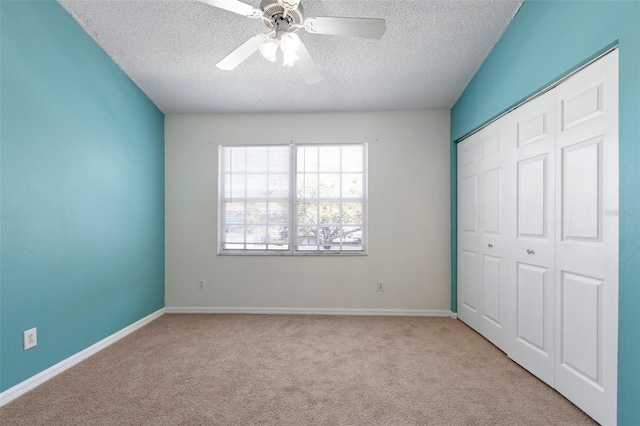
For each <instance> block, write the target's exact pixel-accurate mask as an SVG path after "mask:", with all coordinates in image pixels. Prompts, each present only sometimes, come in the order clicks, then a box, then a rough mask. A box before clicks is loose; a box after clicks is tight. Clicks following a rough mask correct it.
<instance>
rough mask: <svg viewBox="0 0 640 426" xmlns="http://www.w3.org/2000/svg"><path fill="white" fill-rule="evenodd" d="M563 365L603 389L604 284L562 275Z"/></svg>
mask: <svg viewBox="0 0 640 426" xmlns="http://www.w3.org/2000/svg"><path fill="white" fill-rule="evenodd" d="M560 276H561V279H560V286H561V287H560V313H561V316H560V318H559V320H560V335H561V336H560V348H559V349H560V364H561V365H562V366H563V367H565V368H567V369H570V370H572V372H573V374H576V375H579V376H582V378H583V379H584V380H586V381H588V382H591V383H592V384H593V385H596V386H597V387H599V388H601V387H602V383H601V382H602V371H601V370H602V363H601V362H599V360H600V359H601V358H602V353H603V341H602V320H603V312H602V289H603V286H602V284H603V281H602V280H601V279H599V278H595V277H586V276H583V275H577V274H574V273H570V272H567V271H561V273H560Z"/></svg>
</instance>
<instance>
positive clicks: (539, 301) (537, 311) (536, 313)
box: [515, 263, 553, 357]
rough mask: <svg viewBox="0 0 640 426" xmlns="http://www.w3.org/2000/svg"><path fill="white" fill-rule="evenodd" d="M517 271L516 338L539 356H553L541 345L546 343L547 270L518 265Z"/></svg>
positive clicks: (546, 346) (546, 347)
mask: <svg viewBox="0 0 640 426" xmlns="http://www.w3.org/2000/svg"><path fill="white" fill-rule="evenodd" d="M517 270H518V281H517V284H516V286H517V287H516V288H517V290H516V293H517V305H516V317H515V321H516V329H517V335H516V337H517V339H518V340H519V341H521V342H523V343H525V344H527V345H529V346H531V347H532V348H533V349H534V350H537V351H538V352H540V353H541V354H542V355H543V356H545V357H550V356H553V354H550V353H549V348H548V345H547V344H545V340H548V339H545V337H546V336H545V334H547V332H546V330H545V329H546V325H547V321H546V318H545V311H546V310H547V308H546V305H547V303H548V302H547V299H548V294H549V270H548V269H547V268H542V267H539V266H536V265H528V264H525V263H518V265H517Z"/></svg>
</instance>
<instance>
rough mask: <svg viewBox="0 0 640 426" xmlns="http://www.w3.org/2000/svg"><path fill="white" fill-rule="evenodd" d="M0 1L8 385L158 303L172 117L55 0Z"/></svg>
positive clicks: (2, 357) (0, 337)
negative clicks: (31, 335)
mask: <svg viewBox="0 0 640 426" xmlns="http://www.w3.org/2000/svg"><path fill="white" fill-rule="evenodd" d="M0 8H1V9H0V16H1V18H0V19H1V55H2V57H1V65H0V67H1V68H0V69H1V71H0V72H1V74H0V75H1V85H0V95H1V99H0V101H1V104H2V109H1V111H0V114H1V115H0V120H1V122H0V123H1V129H0V137H1V139H0V143H1V147H0V152H1V156H0V158H1V160H0V161H1V164H0V165H1V192H0V193H1V197H2V198H1V201H0V202H1V216H0V219H1V221H0V224H1V230H2V234H1V243H0V248H1V255H0V256H1V257H0V261H1V264H2V269H1V272H0V274H1V275H0V280H1V281H0V319H1V321H0V323H1V324H0V391H5V390H7V389H8V388H11V387H12V386H14V385H16V384H18V383H20V382H22V381H24V380H26V379H28V378H30V377H32V376H33V375H35V374H37V373H39V372H41V371H43V370H45V369H46V368H48V367H51V366H52V365H54V364H56V363H58V362H60V361H62V360H64V359H66V358H68V357H69V356H71V355H73V354H75V353H77V352H79V351H81V350H83V349H85V348H87V347H88V346H90V345H92V344H94V343H96V342H98V341H100V340H101V339H103V338H105V337H107V336H109V335H111V334H113V333H115V332H117V331H119V330H121V329H123V328H124V327H126V326H128V325H130V324H132V323H134V322H135V321H137V320H139V319H141V318H143V317H145V316H147V315H149V314H151V313H153V312H155V311H157V310H158V309H160V308H162V307H163V306H164V115H163V114H162V113H161V112H160V111H159V110H158V109H157V108H156V107H155V106H154V104H153V103H152V102H151V101H150V100H149V99H148V98H147V97H146V96H145V95H144V93H143V92H141V91H140V89H139V88H138V87H137V86H136V85H135V84H134V83H133V82H132V81H131V80H130V79H129V78H128V77H127V76H126V74H124V73H123V72H122V71H121V70H120V69H119V68H118V66H117V65H116V64H115V63H114V62H113V61H112V60H111V59H110V58H109V56H108V55H107V54H106V53H105V52H104V51H103V50H102V49H101V48H100V47H99V46H98V45H97V44H96V43H95V42H94V41H93V40H92V39H91V38H90V37H89V36H88V35H87V34H86V33H85V32H84V30H83V29H82V28H81V27H80V26H79V25H78V24H77V23H76V22H75V21H74V20H73V18H72V17H71V16H70V15H69V14H68V13H67V12H66V11H65V10H64V9H63V8H62V7H61V6H60V5H59V4H58V3H56V2H54V1H0ZM32 327H37V328H38V345H37V346H36V347H35V348H33V349H30V350H28V351H23V350H22V332H23V331H24V330H27V329H30V328H32Z"/></svg>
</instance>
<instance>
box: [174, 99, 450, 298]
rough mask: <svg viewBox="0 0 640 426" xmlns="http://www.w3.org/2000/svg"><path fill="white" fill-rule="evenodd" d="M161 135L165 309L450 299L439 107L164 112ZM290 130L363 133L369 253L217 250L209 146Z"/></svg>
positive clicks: (335, 138) (304, 138)
mask: <svg viewBox="0 0 640 426" xmlns="http://www.w3.org/2000/svg"><path fill="white" fill-rule="evenodd" d="M165 141H166V142H165V144H166V156H165V158H166V160H165V161H166V166H165V168H166V174H165V184H166V188H165V190H166V199H165V203H166V236H165V239H166V306H167V308H177V307H180V308H184V307H209V308H211V307H227V308H228V307H241V308H330V309H390V310H396V309H419V310H429V309H434V310H446V311H448V310H449V306H450V271H449V269H450V265H451V259H450V256H449V253H450V238H449V235H450V226H451V221H450V212H449V195H450V181H449V112H448V111H414V112H384V113H331V114H324V113H318V114H251V115H168V116H166V119H165ZM291 141H293V142H294V143H331V142H336V143H361V142H366V143H368V144H369V180H368V182H369V212H368V219H369V223H368V232H369V246H368V252H369V254H368V256H348V257H339V256H331V257H327V256H325V257H322V256H218V255H217V254H216V249H217V220H218V218H217V214H218V207H217V188H218V186H217V174H218V167H217V164H218V158H217V157H218V145H220V144H260V143H265V144H266V143H280V144H281V143H289V142H291ZM199 279H203V280H205V282H206V289H205V290H198V288H197V282H198V280H199ZM377 280H383V281H384V286H385V290H384V292H378V291H376V281H377Z"/></svg>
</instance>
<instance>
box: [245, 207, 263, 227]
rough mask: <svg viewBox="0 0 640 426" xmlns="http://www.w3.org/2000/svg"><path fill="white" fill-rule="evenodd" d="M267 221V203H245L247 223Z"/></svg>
mask: <svg viewBox="0 0 640 426" xmlns="http://www.w3.org/2000/svg"><path fill="white" fill-rule="evenodd" d="M250 223H251V224H265V223H267V203H253V202H249V203H247V224H250Z"/></svg>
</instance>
